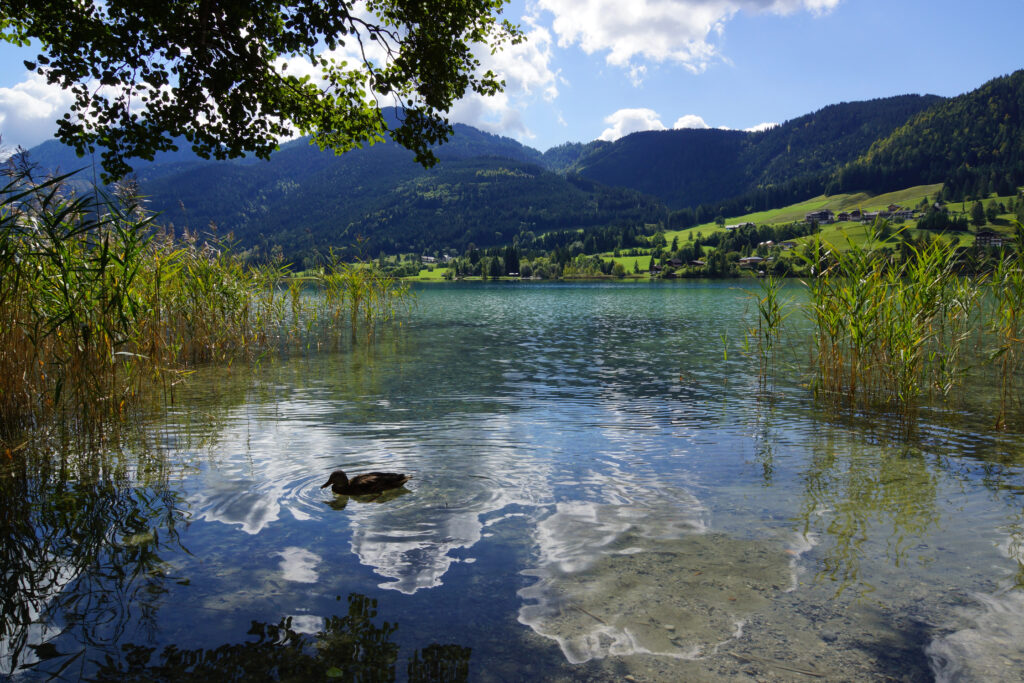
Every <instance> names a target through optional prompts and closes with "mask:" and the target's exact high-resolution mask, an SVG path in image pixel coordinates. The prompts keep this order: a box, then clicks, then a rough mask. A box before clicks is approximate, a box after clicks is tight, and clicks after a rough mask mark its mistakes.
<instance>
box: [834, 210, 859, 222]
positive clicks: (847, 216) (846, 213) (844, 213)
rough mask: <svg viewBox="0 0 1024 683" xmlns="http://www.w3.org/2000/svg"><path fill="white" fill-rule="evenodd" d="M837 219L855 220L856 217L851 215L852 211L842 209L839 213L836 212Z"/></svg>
mask: <svg viewBox="0 0 1024 683" xmlns="http://www.w3.org/2000/svg"><path fill="white" fill-rule="evenodd" d="M836 220H837V221H849V220H855V219H853V218H851V217H850V212H849V211H840V212H839V213H837V214H836Z"/></svg>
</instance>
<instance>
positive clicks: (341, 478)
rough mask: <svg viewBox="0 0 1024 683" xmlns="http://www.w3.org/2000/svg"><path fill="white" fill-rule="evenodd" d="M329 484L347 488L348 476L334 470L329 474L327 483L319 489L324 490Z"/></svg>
mask: <svg viewBox="0 0 1024 683" xmlns="http://www.w3.org/2000/svg"><path fill="white" fill-rule="evenodd" d="M331 484H337V485H339V486H341V487H342V488H344V487H345V486H348V475H347V474H345V473H344V472H342V471H341V470H334V471H333V472H331V476H330V478H329V479H328V480H327V483H326V484H324V485H322V486H321V487H320V488H322V489H325V488H327V487H328V486H330V485H331Z"/></svg>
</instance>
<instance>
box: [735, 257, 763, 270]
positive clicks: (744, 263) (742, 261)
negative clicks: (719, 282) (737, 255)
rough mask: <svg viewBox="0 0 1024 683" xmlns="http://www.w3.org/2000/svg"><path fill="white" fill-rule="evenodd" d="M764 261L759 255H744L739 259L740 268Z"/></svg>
mask: <svg viewBox="0 0 1024 683" xmlns="http://www.w3.org/2000/svg"><path fill="white" fill-rule="evenodd" d="M763 262H764V259H763V258H761V257H760V256H744V257H743V258H741V259H740V268H753V267H754V266H756V265H759V264H761V263H763Z"/></svg>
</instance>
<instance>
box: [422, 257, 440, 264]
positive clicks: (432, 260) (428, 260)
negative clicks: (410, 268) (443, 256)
mask: <svg viewBox="0 0 1024 683" xmlns="http://www.w3.org/2000/svg"><path fill="white" fill-rule="evenodd" d="M420 261H422V262H423V263H437V259H436V258H434V257H433V256H420Z"/></svg>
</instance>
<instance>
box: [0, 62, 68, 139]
mask: <svg viewBox="0 0 1024 683" xmlns="http://www.w3.org/2000/svg"><path fill="white" fill-rule="evenodd" d="M25 76H26V78H25V80H23V81H22V82H21V83H18V84H16V85H14V86H13V87H10V88H0V135H2V136H3V145H4V147H8V148H13V147H16V146H18V145H20V146H22V147H24V148H26V149H28V148H30V147H34V146H36V145H38V144H39V143H41V142H44V141H45V140H47V139H49V138H52V137H53V135H54V133H56V132H57V123H56V122H57V119H59V118H60V117H61V116H63V115H64V113H65V112H67V111H68V109H69V108H70V106H71V102H72V96H71V93H69V92H66V91H64V90H62V89H61V88H60V86H57V85H50V84H49V83H47V82H46V79H45V78H43V77H42V76H40V75H39V74H37V73H32V72H26V73H25Z"/></svg>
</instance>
